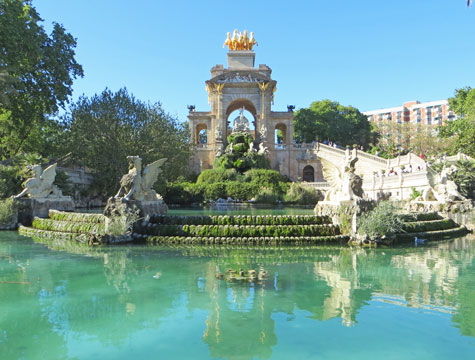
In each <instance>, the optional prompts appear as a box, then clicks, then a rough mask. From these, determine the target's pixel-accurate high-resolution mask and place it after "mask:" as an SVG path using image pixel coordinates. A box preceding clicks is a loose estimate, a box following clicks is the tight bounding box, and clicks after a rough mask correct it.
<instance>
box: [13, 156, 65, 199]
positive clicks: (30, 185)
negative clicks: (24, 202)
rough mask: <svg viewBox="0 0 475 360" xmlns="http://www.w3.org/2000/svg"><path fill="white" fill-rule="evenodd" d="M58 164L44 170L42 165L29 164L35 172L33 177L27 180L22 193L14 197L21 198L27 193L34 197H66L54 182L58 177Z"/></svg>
mask: <svg viewBox="0 0 475 360" xmlns="http://www.w3.org/2000/svg"><path fill="white" fill-rule="evenodd" d="M57 165H58V164H56V163H55V164H53V165H50V166H48V167H47V168H46V169H45V170H44V171H43V169H42V168H41V165H32V166H28V168H29V169H30V170H31V171H32V172H33V177H32V178H29V179H27V180H26V181H25V184H24V186H25V188H24V189H23V191H22V192H21V193H19V194H18V195H16V196H14V199H19V198H21V197H23V196H25V195H27V196H28V197H29V198H32V199H46V198H61V197H64V196H63V193H62V192H61V190H60V189H59V188H58V187H57V186H56V185H54V184H53V183H54V179H55V178H56V166H57Z"/></svg>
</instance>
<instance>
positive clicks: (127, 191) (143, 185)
mask: <svg viewBox="0 0 475 360" xmlns="http://www.w3.org/2000/svg"><path fill="white" fill-rule="evenodd" d="M127 160H129V172H128V173H127V174H125V175H124V176H122V179H121V180H120V189H119V191H118V192H117V194H116V195H115V196H114V198H116V199H117V198H124V199H125V200H138V201H157V200H162V197H161V196H160V195H159V194H157V193H156V192H155V190H153V189H152V187H153V184H155V182H156V181H157V179H158V175H159V174H160V173H161V172H162V170H161V169H160V167H161V166H162V165H163V164H164V163H165V161H167V159H166V158H163V159H160V160H157V161H154V162H153V163H151V164H148V165H147V166H146V167H145V170H143V171H142V159H141V158H140V157H139V156H127Z"/></svg>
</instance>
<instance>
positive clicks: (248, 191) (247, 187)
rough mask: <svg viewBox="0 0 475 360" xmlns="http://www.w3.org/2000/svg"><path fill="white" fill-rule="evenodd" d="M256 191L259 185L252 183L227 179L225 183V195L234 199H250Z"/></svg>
mask: <svg viewBox="0 0 475 360" xmlns="http://www.w3.org/2000/svg"><path fill="white" fill-rule="evenodd" d="M258 192H259V187H258V186H256V185H255V184H253V183H241V182H237V181H229V182H227V183H226V195H227V196H228V197H232V198H233V199H235V200H241V201H246V200H250V199H252V198H253V197H254V196H255V195H256V194H257V193H258Z"/></svg>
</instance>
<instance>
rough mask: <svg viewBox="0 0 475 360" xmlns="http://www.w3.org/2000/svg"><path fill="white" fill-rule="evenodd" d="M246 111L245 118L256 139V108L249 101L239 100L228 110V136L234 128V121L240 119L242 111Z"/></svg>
mask: <svg viewBox="0 0 475 360" xmlns="http://www.w3.org/2000/svg"><path fill="white" fill-rule="evenodd" d="M242 109H244V113H243V114H244V117H245V118H246V119H247V120H249V129H250V130H251V134H252V135H253V137H254V138H256V136H255V130H256V125H257V124H256V113H257V112H256V107H255V106H254V104H253V103H252V102H251V101H250V100H248V99H237V100H234V101H233V102H231V103H230V104H229V105H228V107H227V109H226V117H227V135H229V134H230V133H231V132H232V130H233V126H234V121H235V119H236V118H239V116H240V114H241V110H242ZM227 135H226V136H227Z"/></svg>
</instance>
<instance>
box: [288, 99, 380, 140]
mask: <svg viewBox="0 0 475 360" xmlns="http://www.w3.org/2000/svg"><path fill="white" fill-rule="evenodd" d="M294 121H295V127H294V128H295V135H294V136H295V139H296V140H297V141H298V142H307V143H309V142H312V141H314V140H317V141H324V140H326V139H328V140H330V141H333V142H336V143H338V144H340V145H343V146H352V145H354V144H358V145H363V146H367V145H368V143H369V141H370V139H371V125H370V123H369V121H368V118H367V117H366V116H365V115H363V114H362V113H361V112H360V111H359V110H358V109H356V108H354V107H353V106H343V105H340V104H339V103H338V102H336V101H330V100H322V101H315V102H313V103H312V104H311V105H310V107H309V108H303V109H300V110H299V111H297V113H296V114H295V118H294Z"/></svg>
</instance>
